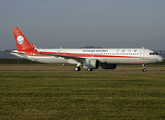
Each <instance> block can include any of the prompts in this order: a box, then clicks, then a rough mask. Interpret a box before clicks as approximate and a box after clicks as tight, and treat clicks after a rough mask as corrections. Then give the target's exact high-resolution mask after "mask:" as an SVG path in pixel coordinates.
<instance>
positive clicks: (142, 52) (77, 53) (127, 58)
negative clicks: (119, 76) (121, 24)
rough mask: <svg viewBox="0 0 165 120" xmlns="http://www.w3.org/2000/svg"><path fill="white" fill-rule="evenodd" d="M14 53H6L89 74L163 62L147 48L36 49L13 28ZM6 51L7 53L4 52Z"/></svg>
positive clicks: (17, 29)
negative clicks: (100, 69)
mask: <svg viewBox="0 0 165 120" xmlns="http://www.w3.org/2000/svg"><path fill="white" fill-rule="evenodd" d="M13 32H14V37H15V42H16V46H17V50H12V51H10V54H12V55H15V56H18V57H21V58H25V59H29V60H32V61H36V62H41V63H50V64H75V65H76V67H75V68H74V70H75V71H80V70H81V67H80V66H83V68H85V69H87V71H92V70H93V69H98V68H99V67H100V66H101V67H102V69H116V67H117V65H120V64H124V65H126V64H129V65H130V64H134V65H136V64H142V66H143V69H142V71H143V72H146V68H145V64H152V63H159V62H162V61H163V60H164V59H163V58H162V57H161V56H160V55H158V54H157V53H156V52H155V51H153V50H151V49H144V48H143V47H142V48H113V49H111V48H101V49H100V48H98V49H97V48H91V49H86V48H83V49H63V48H59V49H41V48H40V49H37V48H36V46H35V45H34V44H31V43H30V42H29V41H28V39H27V38H26V37H25V36H24V34H23V33H22V32H21V30H20V29H19V27H13ZM8 52H9V51H8Z"/></svg>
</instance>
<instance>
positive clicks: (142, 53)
mask: <svg viewBox="0 0 165 120" xmlns="http://www.w3.org/2000/svg"><path fill="white" fill-rule="evenodd" d="M144 53H145V50H144V49H142V50H141V51H140V58H141V59H144Z"/></svg>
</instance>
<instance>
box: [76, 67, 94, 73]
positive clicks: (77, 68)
mask: <svg viewBox="0 0 165 120" xmlns="http://www.w3.org/2000/svg"><path fill="white" fill-rule="evenodd" d="M74 70H75V71H81V68H80V67H75V68H74ZM87 71H88V72H90V71H93V69H87Z"/></svg>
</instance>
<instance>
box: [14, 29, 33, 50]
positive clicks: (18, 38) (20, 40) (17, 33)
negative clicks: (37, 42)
mask: <svg viewBox="0 0 165 120" xmlns="http://www.w3.org/2000/svg"><path fill="white" fill-rule="evenodd" d="M13 32H14V37H15V42H16V46H17V50H18V51H29V52H30V51H32V50H34V47H33V46H32V45H31V44H30V43H29V41H28V40H27V39H26V37H25V36H24V34H23V33H22V32H21V30H20V29H19V28H18V27H14V28H13Z"/></svg>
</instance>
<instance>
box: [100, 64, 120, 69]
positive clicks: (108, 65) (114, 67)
mask: <svg viewBox="0 0 165 120" xmlns="http://www.w3.org/2000/svg"><path fill="white" fill-rule="evenodd" d="M101 67H102V68H103V69H116V67H117V65H116V64H102V65H101Z"/></svg>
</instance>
